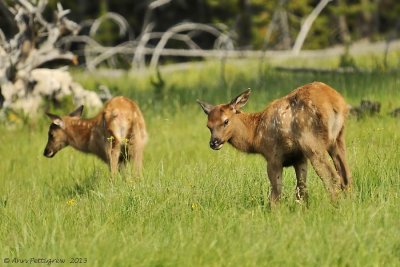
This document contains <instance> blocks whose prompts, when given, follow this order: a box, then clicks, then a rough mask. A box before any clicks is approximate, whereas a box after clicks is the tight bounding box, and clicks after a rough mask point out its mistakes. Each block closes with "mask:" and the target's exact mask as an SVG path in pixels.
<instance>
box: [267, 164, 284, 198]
mask: <svg viewBox="0 0 400 267" xmlns="http://www.w3.org/2000/svg"><path fill="white" fill-rule="evenodd" d="M282 171H283V167H282V164H278V163H275V162H268V165H267V174H268V178H269V181H270V183H271V195H270V202H271V204H274V203H276V202H277V201H279V198H280V196H281V192H282Z"/></svg>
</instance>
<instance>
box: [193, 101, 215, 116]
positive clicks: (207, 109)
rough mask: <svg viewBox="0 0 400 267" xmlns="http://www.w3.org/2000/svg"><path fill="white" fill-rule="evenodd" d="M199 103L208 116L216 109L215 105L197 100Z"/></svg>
mask: <svg viewBox="0 0 400 267" xmlns="http://www.w3.org/2000/svg"><path fill="white" fill-rule="evenodd" d="M197 103H199V105H200V106H201V108H202V109H203V111H204V113H206V114H207V115H208V113H210V111H211V110H212V109H213V108H214V106H213V105H211V104H208V103H206V102H203V101H201V100H198V99H197Z"/></svg>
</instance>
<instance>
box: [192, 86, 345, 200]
mask: <svg viewBox="0 0 400 267" xmlns="http://www.w3.org/2000/svg"><path fill="white" fill-rule="evenodd" d="M249 96H250V89H249V90H247V91H245V92H243V93H242V94H240V95H239V96H237V97H236V98H234V99H233V100H232V101H231V102H230V103H228V104H220V105H216V106H213V105H210V104H207V103H205V102H202V101H200V100H198V101H197V102H198V103H199V104H200V105H201V107H202V109H203V110H204V112H205V113H206V114H207V115H208V122H207V127H208V128H209V129H210V131H211V140H210V147H211V148H212V149H214V150H219V149H221V148H222V146H223V145H224V143H225V142H228V143H230V144H231V145H232V146H234V147H235V148H237V149H238V150H241V151H244V152H247V153H258V154H261V155H263V156H264V158H265V159H266V161H267V162H268V165H267V174H268V177H269V180H270V182H271V196H270V200H271V202H275V201H277V200H279V197H280V195H281V188H282V170H283V167H288V166H293V167H294V169H295V172H296V178H297V186H296V197H297V199H298V200H302V199H306V198H307V187H306V176H307V160H310V161H311V164H312V166H313V167H314V169H315V171H316V173H317V174H318V176H319V177H320V178H321V179H322V181H323V183H324V185H325V187H326V189H327V190H328V192H329V193H330V194H331V196H332V198H333V199H335V198H336V195H337V193H338V191H339V189H340V188H341V189H343V190H344V189H346V188H348V187H350V186H351V176H350V171H349V168H348V165H347V162H346V157H345V141H344V122H345V119H346V116H347V113H348V107H347V104H346V102H345V100H344V99H343V97H342V96H341V95H340V94H339V93H338V92H336V91H335V90H334V89H332V88H331V87H329V86H328V85H326V84H324V83H321V82H313V83H310V84H306V85H304V86H302V87H299V88H297V89H296V90H294V91H293V92H291V93H290V94H288V95H287V96H285V97H283V98H280V99H278V100H275V101H273V102H272V103H271V104H269V105H268V106H267V107H266V108H265V109H264V110H263V111H261V112H256V113H243V112H242V111H241V110H240V108H241V107H243V106H244V105H245V104H246V102H247V100H248V98H249ZM327 152H328V154H329V155H330V157H331V158H332V160H333V163H334V166H335V168H334V167H333V166H332V164H331V162H330V161H329V160H328V157H327ZM335 169H336V170H335Z"/></svg>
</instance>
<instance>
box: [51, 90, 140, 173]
mask: <svg viewBox="0 0 400 267" xmlns="http://www.w3.org/2000/svg"><path fill="white" fill-rule="evenodd" d="M82 110H83V106H81V107H79V108H78V109H77V110H75V111H74V112H72V113H70V114H69V115H68V116H62V117H60V116H57V115H53V114H50V113H48V114H47V115H48V116H49V117H50V118H51V119H52V124H51V125H50V128H49V134H48V135H49V136H48V142H47V145H46V148H45V150H44V155H45V156H46V157H53V156H54V155H55V154H56V153H57V152H58V151H59V150H61V149H62V148H64V147H66V146H68V145H70V146H72V147H74V148H75V149H77V150H79V151H82V152H86V153H91V154H95V155H97V156H98V157H99V158H100V159H102V160H103V161H104V162H106V163H107V164H108V165H109V167H110V170H111V173H112V174H115V173H116V172H117V170H118V166H119V164H120V163H125V162H127V161H128V159H131V160H132V161H133V163H134V168H135V171H136V173H137V174H140V173H141V169H142V161H143V149H144V145H145V143H146V141H147V132H146V125H145V121H144V118H143V115H142V113H141V111H140V109H139V107H138V105H137V104H136V103H135V102H133V101H132V100H130V99H128V98H126V97H122V96H119V97H115V98H113V99H111V100H110V101H108V102H107V103H106V104H105V106H104V108H103V110H102V111H101V112H100V113H99V114H98V115H97V116H95V117H94V118H91V119H81V114H82Z"/></svg>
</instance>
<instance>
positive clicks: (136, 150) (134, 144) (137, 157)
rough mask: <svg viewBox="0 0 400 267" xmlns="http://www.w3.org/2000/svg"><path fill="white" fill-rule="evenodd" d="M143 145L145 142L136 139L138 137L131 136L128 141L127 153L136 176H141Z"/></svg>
mask: <svg viewBox="0 0 400 267" xmlns="http://www.w3.org/2000/svg"><path fill="white" fill-rule="evenodd" d="M144 146H145V142H144V141H142V140H138V138H132V139H130V141H129V147H128V153H129V157H130V160H131V168H132V170H133V173H134V174H135V175H138V176H142V164H143V150H144Z"/></svg>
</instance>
